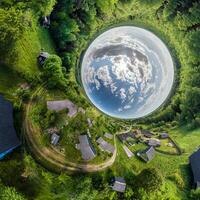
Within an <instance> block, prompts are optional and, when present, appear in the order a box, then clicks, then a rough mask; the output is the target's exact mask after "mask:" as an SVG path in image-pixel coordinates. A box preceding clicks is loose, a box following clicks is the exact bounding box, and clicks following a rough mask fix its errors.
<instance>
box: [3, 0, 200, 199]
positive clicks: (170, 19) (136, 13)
mask: <svg viewBox="0 0 200 200" xmlns="http://www.w3.org/2000/svg"><path fill="white" fill-rule="evenodd" d="M48 15H50V16H51V26H50V28H49V29H48V30H47V31H46V30H43V29H42V30H40V20H41V18H42V17H44V16H48ZM121 24H122V25H123V24H131V25H136V26H139V27H144V28H147V29H149V30H151V31H152V32H153V33H155V34H156V35H158V36H159V37H160V38H161V39H162V40H163V41H164V42H165V44H166V45H167V46H168V48H169V49H170V51H171V54H172V57H173V60H174V64H175V67H176V80H175V84H174V85H175V86H174V89H173V92H172V94H171V98H170V99H169V100H168V102H167V103H166V104H165V105H164V106H162V108H161V109H159V110H158V111H157V112H156V113H154V114H153V115H151V116H149V117H147V118H144V119H141V120H140V121H138V123H139V124H141V125H144V124H145V125H149V126H152V127H154V128H159V127H161V126H164V125H166V124H169V126H171V127H173V126H174V124H175V125H176V126H177V127H181V126H184V127H186V130H188V131H193V130H195V129H196V128H199V126H200V101H199V99H200V78H199V77H200V53H199V52H200V2H199V0H146V1H144V0H57V1H56V0H31V1H28V0H24V1H21V0H20V1H16V0H1V1H0V84H1V85H0V93H3V94H4V93H5V95H7V97H8V98H9V99H11V100H12V101H13V103H14V105H15V119H16V127H17V131H18V132H19V135H20V137H21V138H22V140H24V138H23V136H21V135H22V134H21V121H22V120H23V118H22V117H23V116H22V115H23V103H26V101H27V100H28V99H29V97H30V94H27V93H24V91H20V92H18V93H17V94H15V95H14V96H13V93H14V91H13V90H14V89H16V88H15V86H16V85H17V83H18V82H20V81H26V82H28V83H29V84H30V85H31V87H33V88H34V87H37V86H38V85H40V84H42V83H44V82H47V83H48V89H50V90H51V89H54V90H55V89H57V90H64V91H65V93H66V94H67V95H69V96H71V98H72V99H74V101H75V102H77V103H82V104H84V106H85V107H87V106H89V105H88V103H87V101H86V99H85V98H84V97H83V96H82V95H81V91H80V89H79V88H80V80H79V76H78V75H77V74H78V72H77V71H79V68H80V65H79V61H80V60H79V59H80V57H81V55H82V53H83V52H84V50H85V49H86V48H87V46H88V44H89V43H90V42H91V40H92V39H93V38H94V37H96V36H97V35H98V34H99V33H101V32H102V31H103V30H106V29H108V28H110V27H114V26H117V25H121ZM44 46H45V47H44ZM43 48H45V49H47V50H49V51H50V53H52V56H51V57H50V59H48V62H46V63H45V66H44V68H43V69H40V68H39V67H38V65H37V63H36V55H37V54H38V53H39V51H40V50H41V49H43ZM55 54H57V55H55ZM4 72H6V74H8V73H9V80H8V82H9V84H11V85H9V88H6V87H4V86H3V83H4V82H5V80H4V77H3V76H4V75H3V74H4ZM7 72H8V73H7ZM11 72H12V73H11ZM1 73H2V75H1ZM13 77H14V78H13ZM18 79H19V80H18ZM1 81H2V82H1ZM12 83H13V85H12ZM12 87H13V88H14V89H13V90H12ZM116 123H120V122H116ZM130 123H134V122H130ZM188 134H189V133H188ZM115 168H117V167H116V166H114V168H111V169H110V168H109V169H108V170H106V171H103V172H99V173H94V174H74V175H69V174H67V173H65V172H63V173H61V174H55V173H53V172H49V171H47V170H46V169H44V168H43V167H42V166H41V165H39V164H38V163H37V162H36V161H35V160H34V159H33V158H32V156H31V155H30V154H29V152H28V150H27V148H26V144H24V145H23V147H22V148H20V149H19V150H17V152H14V153H13V154H12V155H9V156H8V158H6V159H5V160H3V161H0V199H2V200H8V199H12V200H26V199H27V200H29V199H30V200H33V199H34V200H64V199H70V200H75V199H76V200H86V199H87V200H97V199H98V200H101V199H102V200H104V199H105V200H106V199H110V200H118V199H120V200H123V199H125V200H132V199H138V200H154V199H160V200H167V199H170V200H176V199H177V200H178V199H194V200H198V199H200V190H199V189H198V190H193V188H191V187H188V186H186V187H184V186H183V185H184V183H183V180H182V177H180V175H179V174H175V175H174V177H173V178H171V177H170V176H165V175H163V174H162V172H160V171H159V170H158V169H156V166H154V167H153V168H152V167H151V168H147V169H144V170H142V171H141V172H139V173H136V172H134V171H133V172H130V171H128V172H127V173H126V175H125V176H126V178H127V183H128V185H129V187H128V189H127V190H126V192H125V194H124V195H121V194H118V193H115V192H113V191H111V190H110V188H109V181H110V179H111V178H112V177H113V176H114V175H115V174H116V173H117V172H116V171H115ZM166 177H167V178H166ZM166 179H170V181H171V179H173V180H174V182H175V183H176V184H171V182H170V181H169V180H168V181H166Z"/></svg>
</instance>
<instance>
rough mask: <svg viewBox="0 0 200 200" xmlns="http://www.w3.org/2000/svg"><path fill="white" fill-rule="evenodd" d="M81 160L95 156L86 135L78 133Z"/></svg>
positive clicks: (87, 159)
mask: <svg viewBox="0 0 200 200" xmlns="http://www.w3.org/2000/svg"><path fill="white" fill-rule="evenodd" d="M78 147H79V149H80V151H81V155H82V158H83V160H85V161H89V160H92V159H93V158H95V156H96V151H95V149H94V147H93V145H92V143H91V141H90V139H89V137H88V135H80V136H79V145H78Z"/></svg>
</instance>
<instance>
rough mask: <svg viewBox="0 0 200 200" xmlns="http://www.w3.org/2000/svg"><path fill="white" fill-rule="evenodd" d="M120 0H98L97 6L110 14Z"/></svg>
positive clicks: (104, 12)
mask: <svg viewBox="0 0 200 200" xmlns="http://www.w3.org/2000/svg"><path fill="white" fill-rule="evenodd" d="M117 2H118V0H96V5H97V8H98V9H99V10H100V11H101V12H102V13H103V14H106V15H110V14H111V13H112V11H113V10H114V8H115V5H116V4H117Z"/></svg>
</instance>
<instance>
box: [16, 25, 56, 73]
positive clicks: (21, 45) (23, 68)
mask: <svg viewBox="0 0 200 200" xmlns="http://www.w3.org/2000/svg"><path fill="white" fill-rule="evenodd" d="M54 49H55V48H54V44H53V41H52V39H51V37H50V35H49V32H48V30H47V29H44V28H42V27H40V26H37V25H33V27H32V28H29V29H28V30H27V31H26V32H25V33H24V35H23V37H22V38H21V40H19V41H18V43H17V45H16V51H17V55H18V58H17V60H16V64H15V66H14V68H15V70H16V71H19V72H23V73H29V74H34V73H36V72H37V71H38V64H37V56H38V54H39V53H40V52H41V51H47V52H49V53H51V54H54V53H55V50H54Z"/></svg>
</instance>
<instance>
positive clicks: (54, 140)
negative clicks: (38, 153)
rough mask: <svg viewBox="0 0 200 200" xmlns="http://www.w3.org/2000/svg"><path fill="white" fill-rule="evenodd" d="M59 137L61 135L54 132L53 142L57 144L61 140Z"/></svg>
mask: <svg viewBox="0 0 200 200" xmlns="http://www.w3.org/2000/svg"><path fill="white" fill-rule="evenodd" d="M59 139H60V136H59V135H57V134H56V133H53V134H52V135H51V144H52V145H54V146H56V145H57V144H58V142H59Z"/></svg>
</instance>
